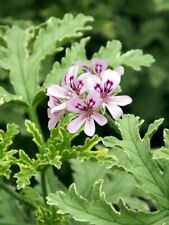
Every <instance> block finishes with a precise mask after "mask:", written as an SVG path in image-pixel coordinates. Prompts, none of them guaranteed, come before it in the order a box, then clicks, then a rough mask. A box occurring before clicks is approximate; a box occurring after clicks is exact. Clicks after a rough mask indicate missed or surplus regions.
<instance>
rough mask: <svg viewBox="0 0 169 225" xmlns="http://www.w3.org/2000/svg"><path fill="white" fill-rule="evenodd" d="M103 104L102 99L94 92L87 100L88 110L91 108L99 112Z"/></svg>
mask: <svg viewBox="0 0 169 225" xmlns="http://www.w3.org/2000/svg"><path fill="white" fill-rule="evenodd" d="M101 104H102V99H101V97H100V95H99V94H98V92H97V91H92V92H90V93H89V95H88V96H87V99H86V105H87V107H88V108H91V109H93V110H97V109H98V108H100V106H101Z"/></svg>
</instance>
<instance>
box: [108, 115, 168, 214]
mask: <svg viewBox="0 0 169 225" xmlns="http://www.w3.org/2000/svg"><path fill="white" fill-rule="evenodd" d="M142 122H143V121H140V120H139V118H137V117H134V116H133V115H125V116H124V117H123V119H120V120H118V122H117V124H118V127H119V130H120V132H121V135H122V140H118V139H116V138H114V137H106V138H105V141H106V142H107V143H108V142H109V146H110V145H111V146H112V147H113V146H119V147H120V149H121V151H125V152H127V154H128V156H129V159H128V160H129V161H130V167H129V168H127V169H128V170H129V171H130V172H132V173H133V175H134V176H135V179H136V180H137V182H138V185H139V187H140V188H141V189H142V190H144V191H145V192H146V193H147V194H148V195H149V196H150V198H151V200H152V201H153V202H154V204H155V206H156V207H157V208H158V209H167V210H168V206H169V198H168V196H169V190H168V185H169V179H168V171H169V170H168V169H169V166H168V167H167V168H165V171H161V170H160V168H159V167H158V165H157V164H156V162H155V161H154V160H153V157H152V153H151V151H150V150H151V149H150V140H149V137H148V136H149V135H145V137H144V138H143V139H141V137H140V135H139V131H138V128H139V126H140V125H141V124H142ZM158 125H159V124H157V126H158ZM154 129H155V128H154ZM106 145H107V144H106ZM120 149H119V151H120Z"/></svg>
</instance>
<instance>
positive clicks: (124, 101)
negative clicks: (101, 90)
mask: <svg viewBox="0 0 169 225" xmlns="http://www.w3.org/2000/svg"><path fill="white" fill-rule="evenodd" d="M109 102H111V103H112V104H115V105H119V106H125V105H128V104H130V103H131V102H132V98H131V97H130V96H128V95H120V96H111V97H109Z"/></svg>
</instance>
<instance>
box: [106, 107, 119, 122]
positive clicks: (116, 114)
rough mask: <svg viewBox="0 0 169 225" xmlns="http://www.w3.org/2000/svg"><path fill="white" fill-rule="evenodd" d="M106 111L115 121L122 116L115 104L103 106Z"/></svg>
mask: <svg viewBox="0 0 169 225" xmlns="http://www.w3.org/2000/svg"><path fill="white" fill-rule="evenodd" d="M105 105H106V107H107V109H108V110H109V112H110V114H111V116H112V117H113V118H114V119H115V120H117V119H119V118H120V117H121V116H122V115H123V111H122V109H121V108H120V107H119V106H117V105H115V104H105Z"/></svg>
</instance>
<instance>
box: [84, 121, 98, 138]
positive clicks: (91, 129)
mask: <svg viewBox="0 0 169 225" xmlns="http://www.w3.org/2000/svg"><path fill="white" fill-rule="evenodd" d="M84 132H85V134H87V135H88V136H93V135H94V133H95V124H94V120H93V119H92V118H87V119H86V120H85V126H84Z"/></svg>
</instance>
